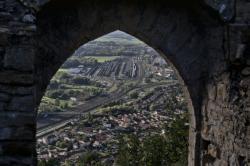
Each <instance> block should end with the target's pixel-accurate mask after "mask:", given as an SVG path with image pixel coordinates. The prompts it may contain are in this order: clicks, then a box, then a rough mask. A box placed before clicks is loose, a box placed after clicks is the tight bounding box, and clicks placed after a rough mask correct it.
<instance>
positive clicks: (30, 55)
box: [4, 46, 34, 71]
mask: <svg viewBox="0 0 250 166" xmlns="http://www.w3.org/2000/svg"><path fill="white" fill-rule="evenodd" d="M33 65H34V50H33V49H32V47H28V46H15V47H11V48H8V49H7V50H6V54H5V57H4V67H5V68H8V69H16V70H20V71H31V70H32V69H33Z"/></svg>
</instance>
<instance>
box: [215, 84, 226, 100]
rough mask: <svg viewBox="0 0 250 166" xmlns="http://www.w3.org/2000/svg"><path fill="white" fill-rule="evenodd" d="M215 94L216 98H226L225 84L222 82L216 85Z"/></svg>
mask: <svg viewBox="0 0 250 166" xmlns="http://www.w3.org/2000/svg"><path fill="white" fill-rule="evenodd" d="M216 94H217V96H216V99H218V100H219V101H225V100H226V99H227V95H228V94H227V87H226V84H223V83H219V84H218V85H217V93H216Z"/></svg>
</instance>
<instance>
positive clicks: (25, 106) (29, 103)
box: [7, 96, 34, 112]
mask: <svg viewBox="0 0 250 166" xmlns="http://www.w3.org/2000/svg"><path fill="white" fill-rule="evenodd" d="M7 110H10V111H30V112H32V111H33V110H34V97H33V96H21V97H13V98H12V100H11V102H10V103H9V105H8V107H7Z"/></svg>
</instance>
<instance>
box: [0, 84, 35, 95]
mask: <svg viewBox="0 0 250 166" xmlns="http://www.w3.org/2000/svg"><path fill="white" fill-rule="evenodd" d="M0 92H3V93H8V94H12V95H31V94H33V93H34V87H33V86H27V87H22V86H11V85H1V84H0Z"/></svg>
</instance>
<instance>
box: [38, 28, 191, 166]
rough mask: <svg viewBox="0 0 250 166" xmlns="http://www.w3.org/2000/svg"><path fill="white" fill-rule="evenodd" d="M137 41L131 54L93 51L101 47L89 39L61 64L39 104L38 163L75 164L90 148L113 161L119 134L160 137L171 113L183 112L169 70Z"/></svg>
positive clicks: (174, 78) (107, 162) (104, 159)
mask: <svg viewBox="0 0 250 166" xmlns="http://www.w3.org/2000/svg"><path fill="white" fill-rule="evenodd" d="M118 33H119V32H118ZM112 35H113V34H111V37H112ZM104 38H105V36H104ZM125 39H127V36H126V38H125ZM102 40H104V39H102ZM131 40H132V39H131ZM131 40H130V41H131ZM133 40H134V38H133ZM106 41H107V40H104V42H106ZM99 42H100V41H99ZM108 43H110V42H108ZM133 43H135V42H133ZM136 43H137V44H138V45H139V48H140V49H141V50H140V49H137V54H136V55H134V54H128V52H129V51H127V52H126V51H125V54H121V53H120V54H121V55H117V56H107V55H104V56H100V54H99V53H98V54H97V55H96V54H95V55H93V54H94V53H95V52H92V51H93V50H92V49H93V48H92V47H94V46H98V47H100V46H99V45H98V44H96V41H93V43H92V44H91V42H90V44H88V45H90V47H87V48H86V49H83V48H80V50H81V52H80V51H76V53H75V55H73V56H72V57H71V58H70V59H68V60H67V61H66V62H65V63H64V64H63V66H62V67H61V69H60V70H59V71H58V72H57V73H56V74H55V76H54V77H53V79H52V80H51V84H50V85H49V87H48V89H47V92H46V94H45V96H44V98H43V99H42V103H41V104H40V107H39V114H38V123H37V126H38V132H37V154H38V159H39V161H48V160H51V159H53V160H56V161H59V163H60V165H63V164H65V162H70V163H77V162H78V161H79V160H80V158H81V156H82V155H83V154H86V153H90V152H95V153H96V155H98V156H99V158H100V159H99V160H100V162H101V163H102V164H104V165H113V164H114V163H115V162H116V156H117V154H118V151H119V142H120V139H121V137H123V136H125V135H127V134H134V135H136V137H137V138H139V139H140V140H143V139H145V138H146V137H147V136H150V135H164V134H165V132H166V131H165V130H166V127H167V126H169V125H170V122H172V121H173V120H174V119H175V118H176V116H184V115H185V114H186V112H187V109H186V104H185V100H184V95H183V93H182V90H181V85H180V84H179V83H178V81H177V76H176V75H175V73H174V70H173V69H172V68H171V66H170V65H169V64H168V63H167V62H166V61H165V60H164V59H163V58H161V57H160V56H159V55H158V54H157V53H156V52H155V51H154V50H153V49H152V48H150V47H148V46H146V45H145V44H143V43H138V42H136ZM92 45H94V46H92ZM101 46H102V47H104V46H105V44H103V43H102V44H101ZM107 46H108V47H109V45H107V44H106V47H107ZM83 47H86V46H83ZM111 47H112V48H114V47H115V46H114V45H113V43H112V46H111ZM117 47H118V46H117ZM123 47H124V46H123ZM89 48H92V49H90V50H89ZM94 48H95V47H94ZM128 48H129V49H130V47H129V46H128ZM102 49H103V48H102ZM84 50H85V51H84ZM98 50H101V49H97V52H98ZM111 50H112V51H114V50H115V49H111ZM138 50H140V51H138ZM80 53H81V54H80ZM90 54H92V56H90ZM186 125H188V123H187V124H186Z"/></svg>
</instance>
